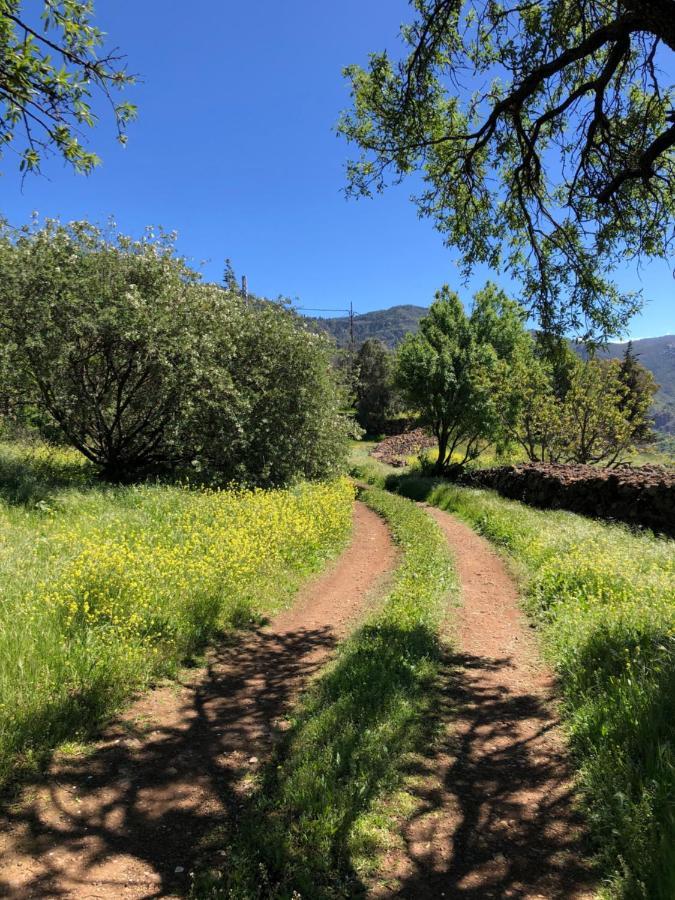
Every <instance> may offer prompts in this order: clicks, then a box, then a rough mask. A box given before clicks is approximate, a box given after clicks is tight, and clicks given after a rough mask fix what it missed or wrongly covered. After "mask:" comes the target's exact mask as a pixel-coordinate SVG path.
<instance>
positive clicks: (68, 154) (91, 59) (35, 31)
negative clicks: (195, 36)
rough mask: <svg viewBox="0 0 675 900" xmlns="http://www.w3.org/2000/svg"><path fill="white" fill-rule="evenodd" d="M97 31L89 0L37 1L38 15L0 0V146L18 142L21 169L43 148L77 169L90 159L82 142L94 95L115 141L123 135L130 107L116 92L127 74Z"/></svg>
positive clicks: (33, 164)
mask: <svg viewBox="0 0 675 900" xmlns="http://www.w3.org/2000/svg"><path fill="white" fill-rule="evenodd" d="M33 5H34V6H35V5H38V6H39V4H33ZM104 37H105V36H104V34H103V32H102V31H101V30H100V29H99V28H98V27H97V26H96V24H95V23H94V3H93V0H44V2H43V3H42V9H41V12H40V14H39V15H36V12H35V11H34V10H31V9H24V4H22V3H21V2H20V0H0V58H1V59H2V66H0V149H2V150H4V149H6V148H7V147H9V146H10V145H12V144H13V143H14V142H19V141H21V142H22V143H20V144H19V146H18V147H17V148H16V149H17V153H18V157H19V168H20V169H21V171H23V172H30V171H36V170H39V168H40V164H41V162H42V161H43V159H44V157H45V155H47V154H49V153H58V154H60V155H61V156H62V157H63V158H64V159H65V160H66V161H67V162H68V163H70V164H71V165H72V166H73V167H74V168H75V169H76V170H78V171H80V172H90V171H91V170H92V169H93V168H94V166H96V165H97V163H98V162H99V159H98V156H97V155H96V154H95V153H93V152H92V151H91V150H88V149H87V148H86V147H85V146H84V145H83V144H82V142H81V136H82V131H83V128H84V127H93V126H94V125H95V123H96V115H95V112H94V104H93V101H94V97H95V95H96V94H99V95H100V96H101V97H102V98H103V99H104V100H105V101H107V102H108V103H109V104H110V108H111V112H112V115H113V118H114V120H115V122H116V125H117V134H118V139H119V140H120V142H121V143H124V142H125V141H126V135H125V128H126V125H127V123H128V122H129V121H130V119H132V118H133V117H134V115H135V112H136V108H135V106H134V105H133V104H131V103H129V102H126V101H122V100H119V99H117V98H116V95H117V94H118V93H119V91H121V90H122V89H123V88H124V87H125V86H127V85H129V84H131V83H132V82H133V80H134V79H133V77H132V76H131V75H130V74H129V73H128V72H127V70H126V68H125V61H124V57H123V55H122V54H121V53H120V52H119V51H117V50H110V51H106V50H103V52H101V49H102V48H103V46H104Z"/></svg>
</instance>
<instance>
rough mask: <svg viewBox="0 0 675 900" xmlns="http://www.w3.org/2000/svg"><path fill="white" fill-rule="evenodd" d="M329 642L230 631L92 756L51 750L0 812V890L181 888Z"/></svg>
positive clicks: (157, 893) (319, 633) (327, 636)
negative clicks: (191, 674)
mask: <svg viewBox="0 0 675 900" xmlns="http://www.w3.org/2000/svg"><path fill="white" fill-rule="evenodd" d="M334 645H335V638H334V636H333V634H332V632H331V631H330V629H327V628H314V629H302V630H298V631H293V632H288V633H284V634H281V635H279V634H266V633H265V632H262V631H257V632H251V633H249V634H247V635H243V636H242V635H240V634H239V635H236V636H235V637H234V638H233V639H232V641H231V642H230V644H229V646H227V645H226V646H223V647H221V648H219V649H218V650H217V651H216V652H214V653H213V654H212V655H210V657H209V664H208V667H207V670H206V674H205V675H204V676H203V677H201V676H197V678H196V680H195V681H194V682H192V683H190V682H187V683H186V684H184V685H183V686H182V687H177V686H175V685H172V686H169V687H165V688H161V689H160V690H159V691H157V692H154V693H150V694H148V695H145V696H144V697H142V698H141V699H140V700H139V701H138V702H137V703H136V704H135V705H134V707H132V709H131V710H130V712H129V713H128V714H127V715H126V716H124V717H123V718H122V719H121V720H119V721H117V722H116V723H114V724H113V725H112V726H111V727H109V728H108V729H107V730H106V731H105V733H104V735H103V738H102V740H101V742H100V743H99V744H97V745H95V746H94V747H92V748H90V751H89V752H87V753H85V754H84V755H75V756H72V757H69V756H64V755H60V756H59V757H58V758H56V759H55V760H54V761H53V765H52V769H51V771H50V773H49V775H48V777H46V778H43V779H38V778H36V779H34V781H33V782H32V783H30V784H28V785H27V787H28V790H27V791H26V792H25V794H24V799H23V801H22V802H21V803H17V804H15V805H9V804H8V805H6V806H5V808H4V810H2V811H1V812H0V834H2V835H4V837H3V838H0V849H1V853H2V857H3V867H2V871H1V872H0V896H2V897H7V898H13V900H19V898H21V900H23V898H26V897H47V896H48V897H55V898H56V897H73V896H91V895H92V894H90V891H92V890H95V891H96V892H97V894H96V895H97V896H98V895H99V893H98V892H100V895H101V896H103V897H110V898H112V897H118V896H122V895H123V894H124V895H126V894H127V893H128V892H129V891H131V895H132V896H143V897H145V898H151V897H164V896H167V895H172V896H173V895H174V893H179V894H182V893H184V892H185V891H186V890H187V888H188V879H189V873H190V870H191V867H192V866H193V865H194V864H196V862H197V860H198V859H201V860H202V862H203V864H205V865H210V864H211V863H213V862H214V860H213V859H209V852H211V853H214V852H215V849H212V850H211V851H209V849H208V848H209V846H210V845H209V840H208V839H209V838H210V837H212V836H213V835H214V834H220V835H222V834H223V832H225V833H227V832H229V830H230V828H231V826H232V823H233V821H235V820H237V819H238V817H239V815H238V814H239V810H240V808H241V806H242V804H244V803H245V801H246V796H247V793H248V792H250V782H251V779H255V777H256V769H257V761H256V760H255V759H254V758H253V757H252V755H251V754H252V752H253V751H254V750H255V752H256V753H258V752H260V748H261V747H262V749H263V752H271V747H272V744H273V740H274V728H275V723H276V720H277V719H278V717H279V716H280V715H283V714H284V712H285V711H286V710H287V707H288V705H289V703H290V700H291V698H292V697H293V695H294V694H295V692H296V691H297V689H298V684H299V683H300V682H302V681H304V679H306V678H308V677H310V676H311V675H313V674H314V672H315V671H316V670H317V669H318V667H319V666H320V665H321V662H322V661H323V657H324V655H325V653H326V652H327V651H330V650H332V649H333V647H334ZM217 846H218V848H220V847H222V843H221V842H218V844H217ZM216 859H217V860H220V859H221V857H220V856H217V857H216ZM94 884H96V885H97V886H98V887H96V888H93V885H94ZM130 885H131V886H132V887H130ZM133 891H137V892H136V893H134V892H133Z"/></svg>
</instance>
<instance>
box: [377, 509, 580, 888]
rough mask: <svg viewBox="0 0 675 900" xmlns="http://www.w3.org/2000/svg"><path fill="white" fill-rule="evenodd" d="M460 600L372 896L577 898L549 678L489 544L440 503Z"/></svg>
mask: <svg viewBox="0 0 675 900" xmlns="http://www.w3.org/2000/svg"><path fill="white" fill-rule="evenodd" d="M427 511H428V513H429V514H430V515H432V516H433V517H434V519H435V520H436V521H437V522H438V524H439V525H440V526H441V528H442V530H443V532H444V533H445V535H446V537H447V539H448V542H449V543H450V546H451V547H452V550H453V552H454V554H455V559H456V566H457V573H458V575H459V579H460V582H461V588H462V596H463V603H462V608H461V609H460V610H458V613H457V615H458V622H457V628H456V631H455V634H454V635H453V637H454V645H455V647H456V655H455V656H453V657H451V658H449V659H448V660H447V661H446V667H445V668H446V671H445V677H444V709H443V710H441V719H442V721H443V723H444V725H445V728H446V731H445V734H444V737H443V739H442V741H441V742H440V746H437V747H436V748H434V750H433V752H430V753H429V754H428V755H427V757H426V758H425V759H424V760H423V762H422V763H421V765H420V769H419V771H418V772H417V776H418V777H419V782H418V783H419V784H420V785H421V786H420V788H419V790H418V792H417V798H418V801H419V806H418V809H417V812H416V814H415V815H414V817H413V818H412V819H411V820H409V821H408V822H407V824H406V825H405V826H404V835H403V837H404V841H403V846H402V847H401V848H399V850H398V851H396V852H393V853H392V854H391V855H390V857H389V858H388V860H387V866H386V868H387V874H388V876H389V878H388V886H387V887H385V888H384V889H383V890H381V891H377V892H376V894H377V896H387V897H390V896H396V897H406V898H411V900H412V898H415V900H432V898H433V900H440V898H447V900H460V898H461V900H497V898H499V900H502V898H529V900H535V898H538V900H554V898H555V900H580V898H589V897H593V896H594V893H595V892H594V890H593V876H592V873H591V871H590V868H589V866H588V864H587V862H586V860H587V859H588V847H587V845H586V841H585V835H584V831H583V827H582V823H581V820H580V818H579V816H578V814H577V813H576V812H575V808H574V797H573V790H572V784H571V779H570V771H569V767H568V765H567V760H566V753H565V747H564V742H563V740H562V737H561V734H560V732H559V730H558V723H557V717H556V712H555V704H554V702H553V695H554V681H553V678H552V676H551V673H550V672H549V671H547V670H546V668H545V667H544V666H543V665H542V664H541V661H540V660H539V658H538V653H537V648H536V645H535V641H534V637H533V634H532V631H531V629H530V628H529V626H528V624H527V621H526V619H525V617H524V615H523V614H522V613H521V612H520V609H519V606H518V591H517V588H516V585H515V583H514V581H513V579H512V578H511V576H510V575H509V573H508V571H507V570H506V567H505V565H504V563H503V562H502V560H501V559H500V558H499V556H498V555H497V554H496V553H495V552H494V551H493V550H492V549H491V547H490V546H489V544H488V543H487V541H485V540H484V539H483V538H481V537H479V536H478V535H477V534H475V533H474V532H473V531H472V530H471V529H470V528H469V527H468V526H467V525H464V524H463V523H461V522H459V521H458V520H457V519H455V518H453V517H452V516H450V515H448V514H447V513H444V512H442V511H440V510H438V509H434V508H432V507H428V510H427Z"/></svg>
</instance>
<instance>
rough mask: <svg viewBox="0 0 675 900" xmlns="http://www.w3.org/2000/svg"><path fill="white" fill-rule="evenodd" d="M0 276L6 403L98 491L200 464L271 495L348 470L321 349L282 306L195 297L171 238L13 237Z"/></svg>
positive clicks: (209, 288) (216, 293)
mask: <svg viewBox="0 0 675 900" xmlns="http://www.w3.org/2000/svg"><path fill="white" fill-rule="evenodd" d="M0 277H1V278H2V281H3V293H2V299H1V301H0V325H2V327H3V333H4V334H5V335H6V337H7V342H6V344H5V346H4V348H3V353H2V362H3V366H2V368H3V370H4V375H5V381H6V382H8V383H6V385H5V394H6V395H7V394H9V395H10V396H13V397H14V406H17V405H23V406H28V407H29V408H33V407H37V411H38V413H40V414H44V413H46V414H47V415H48V416H49V417H50V418H51V420H52V421H53V422H55V423H56V424H57V425H58V427H59V429H60V431H61V433H62V434H63V436H64V437H65V439H66V440H67V441H68V442H69V443H70V444H71V445H72V446H74V447H76V448H77V449H78V450H79V451H80V452H81V453H82V454H84V456H85V457H87V459H89V460H90V461H91V462H93V463H94V464H95V465H96V466H97V468H98V470H99V471H100V472H101V474H102V475H103V477H104V478H106V479H108V480H110V481H131V480H135V479H138V478H139V477H142V476H144V475H147V474H148V473H154V472H162V471H167V470H169V471H174V472H175V471H176V470H177V469H180V468H182V467H185V466H192V467H193V468H194V467H197V468H199V469H200V470H203V469H204V467H206V468H207V469H208V470H209V471H210V473H211V474H216V475H217V476H218V478H219V479H220V481H221V483H222V482H224V481H226V480H228V479H233V478H236V479H237V480H239V481H244V482H248V483H251V484H275V485H278V484H282V483H286V482H289V481H291V480H293V479H294V478H301V477H309V478H316V477H322V476H325V475H328V474H330V473H333V472H335V471H336V470H337V469H338V468H339V467H340V465H341V463H342V461H343V459H344V455H345V436H346V426H345V424H344V422H343V420H342V418H341V417H340V416H339V414H338V408H339V398H338V396H337V390H336V388H335V386H334V384H333V382H332V380H331V377H330V375H329V367H330V364H329V345H328V341H327V339H325V338H322V337H318V336H316V335H313V334H310V333H308V332H307V331H306V329H304V328H303V327H302V325H301V324H300V323H299V320H298V319H297V318H295V317H294V316H293V315H292V314H291V313H290V312H289V311H287V310H286V309H284V308H283V307H281V306H280V305H279V304H273V303H269V302H254V303H252V304H250V305H249V304H246V303H244V301H242V300H241V299H240V298H238V297H237V296H235V295H233V294H231V293H228V292H227V291H225V290H223V289H222V288H219V287H217V286H215V285H202V284H199V282H198V277H197V275H196V274H195V273H194V272H192V271H191V270H190V269H189V268H188V266H187V264H186V263H185V261H184V260H183V259H181V258H180V257H177V256H176V255H175V252H174V247H173V242H172V238H171V236H166V235H164V234H160V236H159V237H157V238H155V237H153V236H152V234H148V235H146V237H145V238H144V239H143V240H140V241H134V240H132V239H130V238H128V237H126V236H124V235H120V234H117V233H115V232H112V233H111V234H103V233H102V232H101V231H100V230H99V229H98V228H95V227H93V226H91V225H88V224H87V223H83V222H77V223H72V224H70V225H68V226H63V225H61V224H59V223H58V222H54V221H49V222H47V223H46V224H45V225H44V227H42V228H39V229H37V230H34V231H31V230H29V229H24V230H22V231H21V232H19V233H18V235H17V234H14V233H12V232H10V231H9V230H8V229H6V228H5V229H4V230H3V231H2V232H1V233H0ZM7 405H9V406H11V405H12V403H11V402H10V403H9V404H8V403H7V402H5V406H7ZM38 418H39V416H38Z"/></svg>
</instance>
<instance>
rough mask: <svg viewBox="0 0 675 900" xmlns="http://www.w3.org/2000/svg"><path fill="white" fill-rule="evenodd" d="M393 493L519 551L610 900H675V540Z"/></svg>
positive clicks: (487, 496)
mask: <svg viewBox="0 0 675 900" xmlns="http://www.w3.org/2000/svg"><path fill="white" fill-rule="evenodd" d="M389 486H390V487H393V488H395V489H397V490H398V491H400V492H401V493H403V494H405V495H406V496H408V497H412V498H415V499H417V500H422V499H424V500H427V501H428V502H429V503H432V504H433V505H435V506H438V507H440V508H441V509H445V510H448V511H449V512H452V513H455V514H456V515H458V516H460V517H461V518H462V519H464V520H465V521H466V522H468V523H469V524H470V525H472V526H473V527H474V528H475V529H476V530H477V531H478V532H480V533H481V534H483V535H485V537H487V538H488V539H489V540H491V541H492V542H493V543H495V544H496V545H497V546H498V547H500V548H502V549H503V550H504V551H506V552H507V553H508V555H509V556H510V558H511V559H512V560H514V561H515V563H516V564H517V568H518V569H519V570H520V571H521V572H522V575H523V578H524V585H525V587H524V590H525V603H526V607H527V610H528V612H529V613H530V615H531V616H532V617H533V619H534V620H535V621H536V622H537V623H538V625H539V627H540V629H541V636H542V645H543V647H544V651H545V654H546V656H547V657H548V659H549V660H550V661H551V663H552V665H553V666H554V667H555V670H556V672H557V673H558V675H559V678H560V685H561V690H562V694H563V698H564V717H565V721H566V726H567V729H568V732H569V736H570V742H571V747H572V751H573V754H574V758H575V760H576V765H577V767H578V772H579V779H580V784H581V787H582V789H583V794H584V796H585V801H586V811H587V816H588V820H589V822H590V825H591V828H592V833H593V835H594V838H595V841H596V843H597V847H598V851H599V855H600V862H601V866H602V867H603V870H604V872H605V875H606V881H605V885H606V886H605V894H606V896H610V897H622V898H644V900H672V898H673V897H675V543H673V541H668V540H666V539H661V538H656V537H654V536H652V535H651V534H650V533H642V534H640V533H635V532H631V531H629V530H628V529H627V528H623V527H620V526H617V525H607V524H602V523H599V522H595V521H591V520H589V519H586V518H584V517H582V516H577V515H574V514H572V513H567V512H546V511H540V510H534V509H531V508H529V507H527V506H524V505H523V504H520V503H517V502H513V501H509V500H505V499H502V498H500V497H498V496H497V495H496V494H494V493H492V492H488V491H479V490H470V489H467V488H458V487H456V486H451V485H447V484H442V483H437V482H436V483H435V482H433V481H431V480H427V479H423V478H420V477H416V476H410V475H409V476H403V477H400V478H396V477H395V476H392V477H390V479H389Z"/></svg>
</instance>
